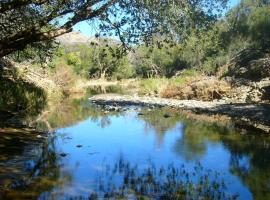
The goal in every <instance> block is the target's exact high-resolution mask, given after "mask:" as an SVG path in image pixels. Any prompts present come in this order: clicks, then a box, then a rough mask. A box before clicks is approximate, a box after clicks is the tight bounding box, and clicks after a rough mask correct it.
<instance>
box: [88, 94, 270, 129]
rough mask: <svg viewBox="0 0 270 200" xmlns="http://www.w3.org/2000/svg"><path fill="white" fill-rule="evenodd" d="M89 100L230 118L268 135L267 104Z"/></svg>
mask: <svg viewBox="0 0 270 200" xmlns="http://www.w3.org/2000/svg"><path fill="white" fill-rule="evenodd" d="M89 100H90V101H91V102H92V103H95V104H102V105H104V104H106V105H114V106H123V105H141V106H156V107H166V106H167V107H173V108H179V109H185V110H191V111H193V112H195V113H201V114H209V115H211V114H220V115H226V116H229V117H231V118H232V120H233V121H234V122H236V123H238V124H243V125H244V126H251V127H254V128H256V129H259V130H263V131H264V132H268V133H270V115H269V113H270V105H269V104H243V103H241V104H228V103H226V102H225V101H211V102H210V101H209V102H207V101H197V100H175V99H164V98H158V97H139V96H131V95H118V94H103V95H96V96H93V97H91V98H89Z"/></svg>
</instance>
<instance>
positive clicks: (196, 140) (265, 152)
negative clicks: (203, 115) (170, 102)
mask: <svg viewBox="0 0 270 200" xmlns="http://www.w3.org/2000/svg"><path fill="white" fill-rule="evenodd" d="M164 112H166V111H161V110H152V111H150V112H146V113H144V115H141V116H139V118H140V119H143V120H144V121H145V122H146V126H147V127H148V128H149V127H150V130H153V129H154V130H155V132H156V133H157V137H158V138H159V141H160V143H162V141H163V138H164V135H165V133H166V131H168V130H169V129H172V128H174V127H175V126H176V124H177V123H178V122H179V121H181V122H182V123H183V124H184V128H183V130H181V131H180V132H181V133H182V135H181V136H179V138H178V139H177V140H176V142H175V145H174V151H175V152H176V153H177V154H178V155H180V156H181V157H183V158H185V159H186V160H196V159H199V158H200V157H202V156H203V155H204V154H205V153H206V150H207V145H208V144H209V143H217V144H218V143H222V144H223V145H224V147H225V148H226V149H228V151H229V152H230V155H231V158H230V169H231V172H232V173H233V174H234V175H236V176H238V177H239V178H240V180H242V182H243V184H245V185H246V186H247V187H248V188H249V189H250V191H251V192H252V194H253V195H254V198H255V199H262V200H264V199H270V137H269V136H265V135H258V134H257V135H254V134H250V133H249V134H244V135H243V134H240V132H237V131H236V130H235V129H233V128H232V127H226V126H220V125H218V124H217V123H207V122H201V121H195V120H190V119H187V118H186V117H185V115H177V118H173V117H171V118H168V119H169V120H166V119H164V117H163V115H164ZM167 112H168V111H167ZM171 115H172V116H174V114H171ZM170 120H171V121H170Z"/></svg>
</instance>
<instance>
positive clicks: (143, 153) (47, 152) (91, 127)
mask: <svg viewBox="0 0 270 200" xmlns="http://www.w3.org/2000/svg"><path fill="white" fill-rule="evenodd" d="M92 93H93V92H92ZM89 95H90V94H88V95H87V96H85V97H82V98H76V99H74V98H69V99H66V100H65V101H64V102H62V103H61V104H59V105H57V106H55V107H54V108H48V110H45V111H44V112H43V113H41V114H39V115H38V116H36V117H35V120H33V119H31V120H29V119H28V123H31V126H33V127H35V128H37V129H38V130H39V131H42V132H37V131H33V130H29V129H27V128H26V127H16V128H14V127H13V126H12V127H9V126H8V124H5V125H1V128H0V134H1V135H2V136H1V139H0V198H2V199H104V198H105V199H200V198H201V199H241V200H249V199H263V200H266V199H270V151H269V148H270V137H269V136H268V135H263V134H258V133H256V134H255V133H254V132H253V131H252V130H239V129H236V128H234V126H233V123H232V122H226V123H224V122H222V123H221V122H217V121H211V120H206V119H203V117H202V118H201V119H194V118H193V117H191V116H189V114H187V113H182V112H180V111H177V110H174V109H170V108H149V107H138V106H125V107H121V108H119V109H118V110H117V111H113V110H111V109H108V108H106V107H101V106H97V105H94V104H91V103H90V102H89V101H88V100H87V99H88V97H89ZM43 132H46V134H44V133H43Z"/></svg>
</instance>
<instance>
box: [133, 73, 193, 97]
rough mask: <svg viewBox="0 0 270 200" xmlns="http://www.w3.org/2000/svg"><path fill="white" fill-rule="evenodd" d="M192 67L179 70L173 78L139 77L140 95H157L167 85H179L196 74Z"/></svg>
mask: <svg viewBox="0 0 270 200" xmlns="http://www.w3.org/2000/svg"><path fill="white" fill-rule="evenodd" d="M197 75H198V72H197V71H196V70H194V69H187V70H183V71H181V73H180V75H179V76H177V77H173V78H148V79H139V80H138V88H139V94H140V95H159V94H160V92H161V91H163V90H164V89H165V88H167V87H168V86H179V85H182V84H184V83H186V82H187V81H188V80H189V78H190V77H193V76H197Z"/></svg>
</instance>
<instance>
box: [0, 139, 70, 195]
mask: <svg viewBox="0 0 270 200" xmlns="http://www.w3.org/2000/svg"><path fill="white" fill-rule="evenodd" d="M53 140H54V139H53V138H49V139H48V140H47V141H40V142H39V143H38V144H37V143H35V145H32V147H31V148H33V149H32V150H31V152H29V151H30V150H29V149H28V152H22V154H18V155H17V156H16V157H15V158H13V159H12V160H8V161H6V162H5V164H3V165H2V166H1V174H4V175H7V174H8V175H9V176H11V181H10V184H9V185H6V187H5V188H2V197H1V191H0V198H3V199H37V198H38V197H39V196H40V194H41V193H43V192H45V194H44V195H45V197H46V191H50V190H51V189H52V188H53V187H55V186H56V185H57V186H58V187H59V186H61V185H64V184H66V183H67V182H71V176H70V175H69V174H64V175H63V173H61V175H60V162H59V157H58V156H57V154H56V152H55V147H54V141H53ZM24 148H26V147H24ZM9 164H11V165H12V166H7V165H9ZM13 172H14V173H13ZM60 176H61V178H60ZM0 189H1V188H0ZM44 195H43V196H44ZM45 199H46V198H45Z"/></svg>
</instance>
